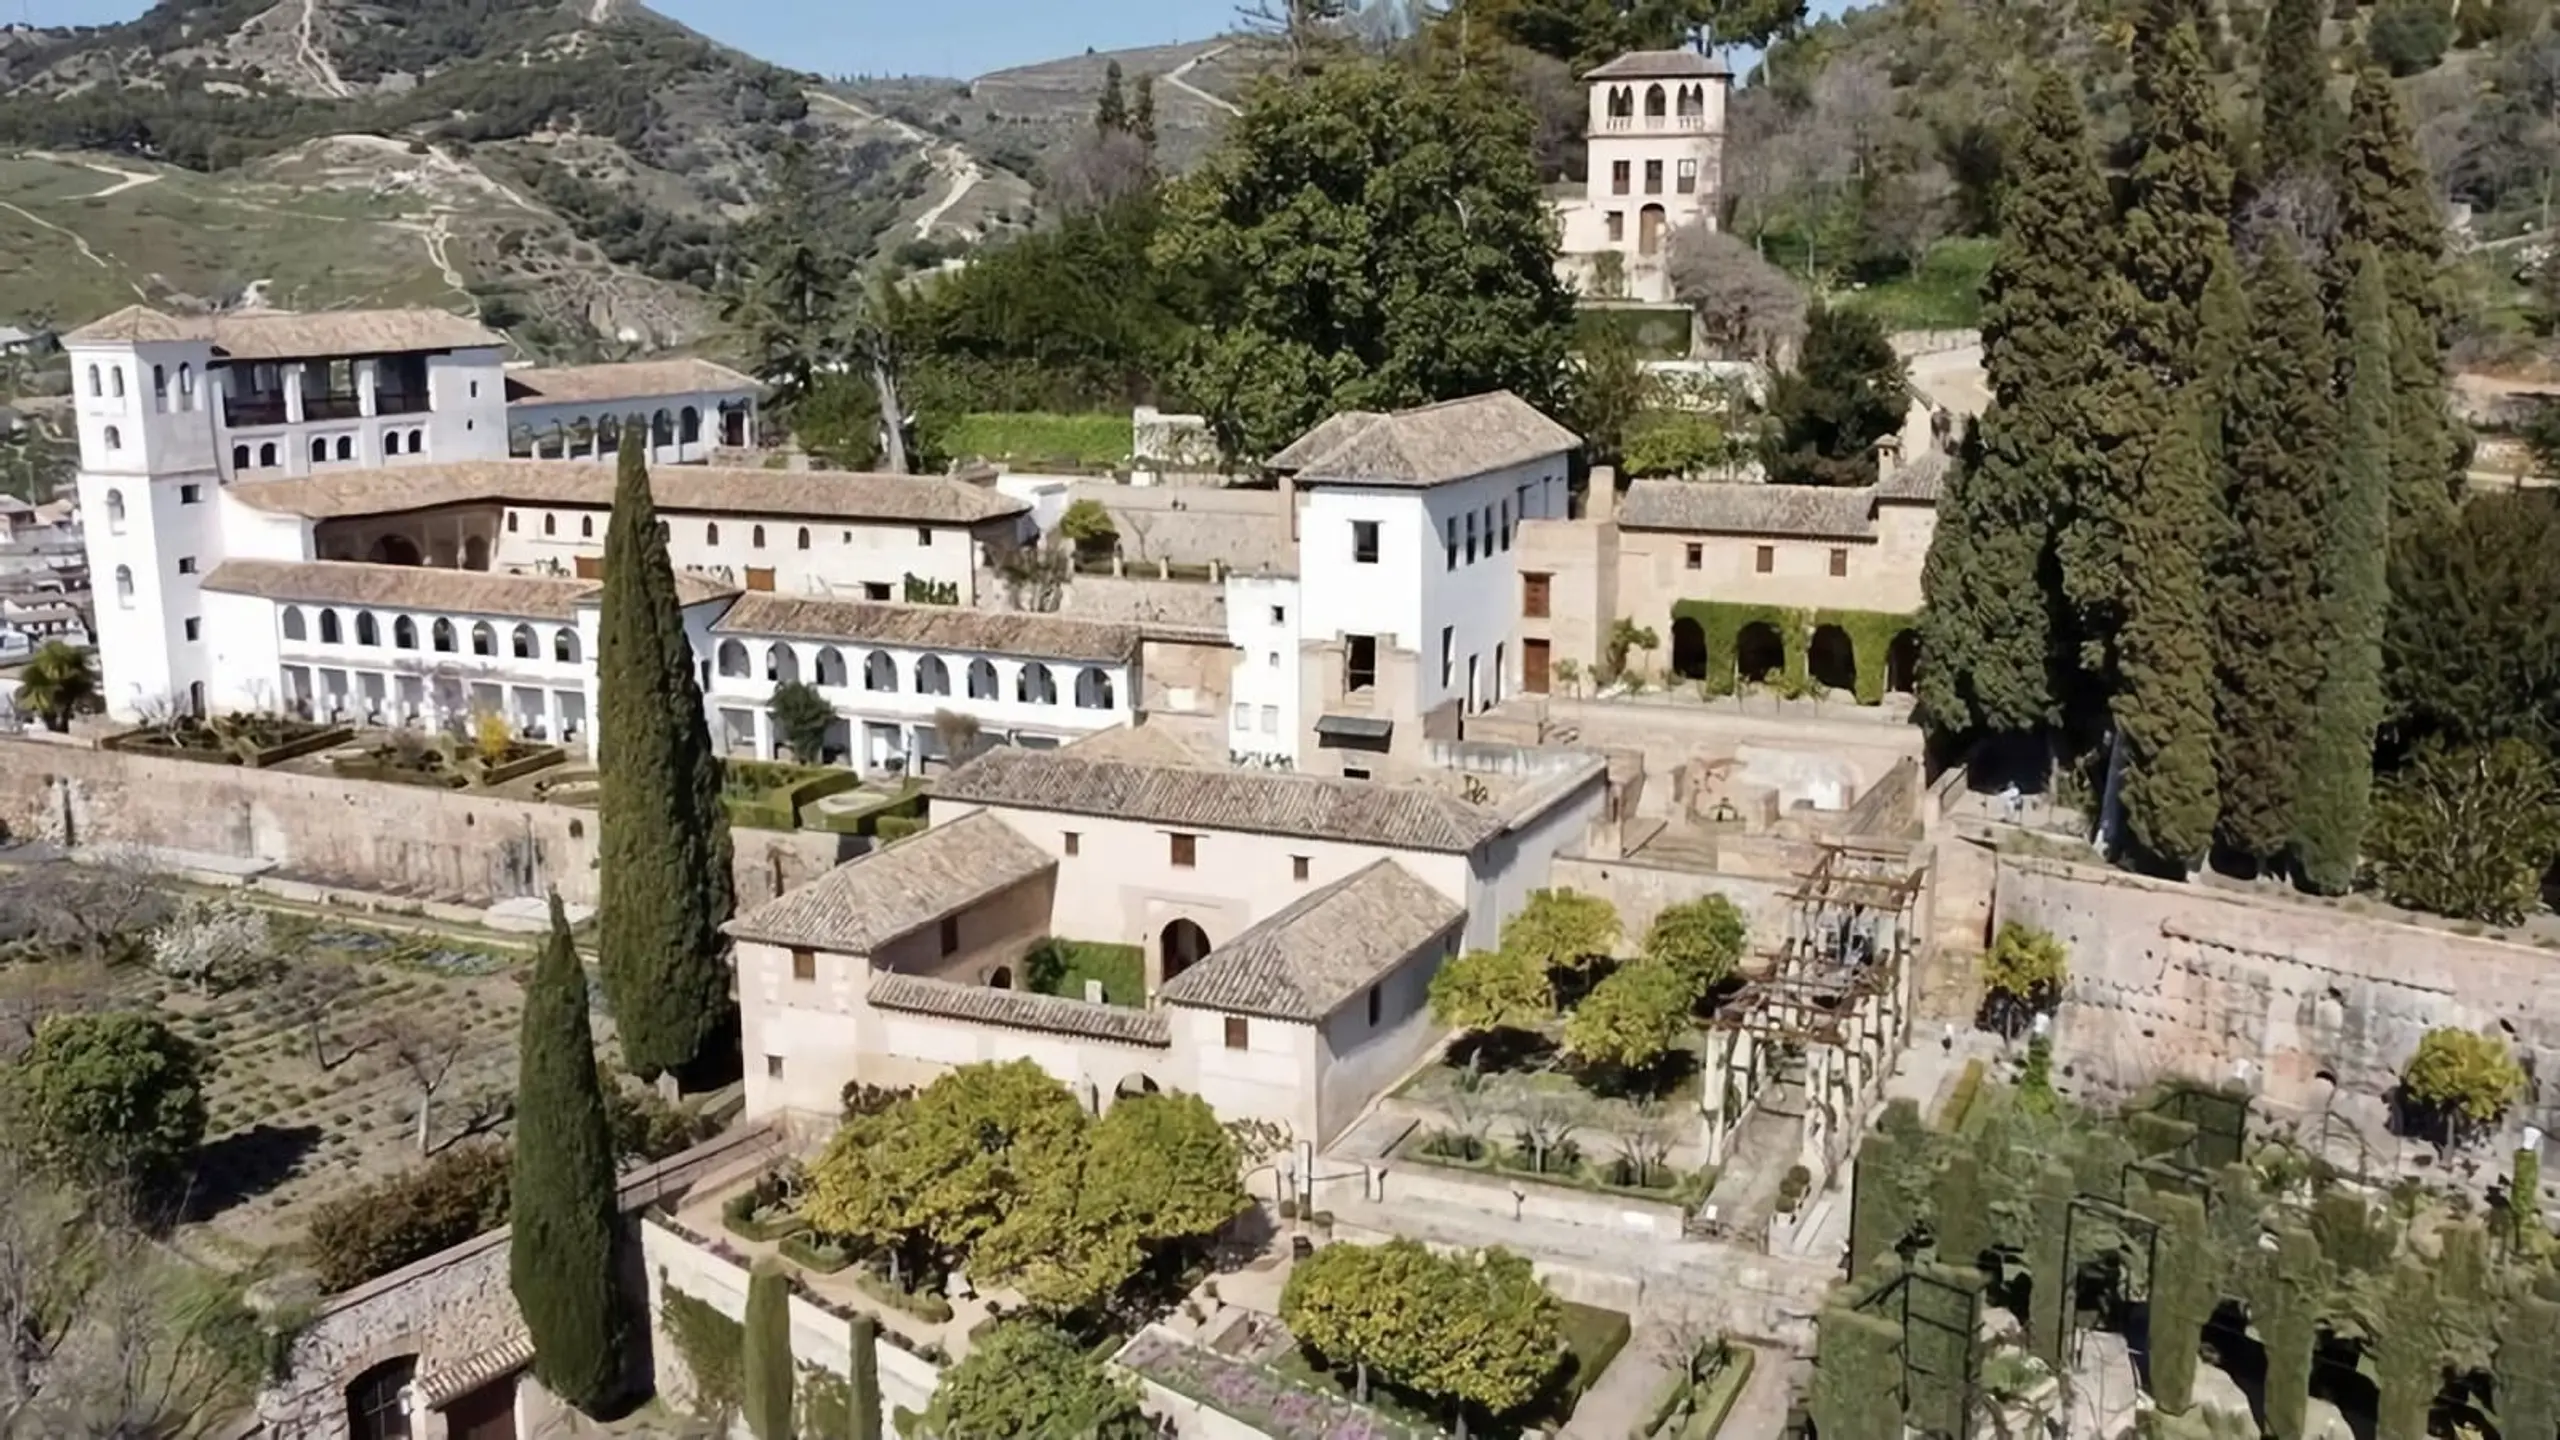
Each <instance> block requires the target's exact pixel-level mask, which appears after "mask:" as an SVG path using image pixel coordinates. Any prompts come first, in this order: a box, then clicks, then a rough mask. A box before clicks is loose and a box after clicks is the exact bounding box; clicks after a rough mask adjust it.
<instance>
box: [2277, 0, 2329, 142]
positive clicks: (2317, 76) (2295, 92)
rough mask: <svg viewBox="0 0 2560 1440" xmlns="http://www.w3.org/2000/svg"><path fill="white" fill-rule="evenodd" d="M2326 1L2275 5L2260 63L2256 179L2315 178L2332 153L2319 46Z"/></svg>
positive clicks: (2324, 54) (2325, 70) (2324, 56)
mask: <svg viewBox="0 0 2560 1440" xmlns="http://www.w3.org/2000/svg"><path fill="white" fill-rule="evenodd" d="M2325 8H2327V7H2326V5H2325V4H2324V0H2275V4H2274V5H2273V6H2272V7H2270V8H2269V10H2268V11H2267V30H2266V43H2265V45H2264V46H2263V47H2262V50H2261V57H2260V62H2259V75H2260V80H2259V102H2258V114H2259V119H2258V176H2259V179H2260V180H2262V181H2274V180H2280V179H2283V178H2284V177H2286V176H2289V175H2316V174H2318V173H2320V172H2321V171H2323V170H2325V169H2327V168H2328V165H2329V157H2330V156H2331V155H2333V154H2335V153H2336V146H2337V139H2338V108H2337V107H2336V106H2335V105H2332V104H2330V103H2329V53H2328V51H2326V50H2324V49H2322V48H2321V45H2320V12H2321V11H2322V10H2323V9H2325Z"/></svg>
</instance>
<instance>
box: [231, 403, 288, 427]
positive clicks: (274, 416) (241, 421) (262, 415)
mask: <svg viewBox="0 0 2560 1440" xmlns="http://www.w3.org/2000/svg"><path fill="white" fill-rule="evenodd" d="M222 423H223V424H224V425H225V426H227V427H229V428H231V429H233V430H245V429H249V428H252V427H255V426H259V425H282V424H283V423H285V403H284V397H283V396H281V395H249V396H243V397H241V398H238V399H233V400H226V401H224V402H223V405H222Z"/></svg>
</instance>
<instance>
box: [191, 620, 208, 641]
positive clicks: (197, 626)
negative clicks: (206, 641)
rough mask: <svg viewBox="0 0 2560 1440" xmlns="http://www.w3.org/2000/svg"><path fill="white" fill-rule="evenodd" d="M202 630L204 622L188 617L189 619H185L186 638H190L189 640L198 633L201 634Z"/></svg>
mask: <svg viewBox="0 0 2560 1440" xmlns="http://www.w3.org/2000/svg"><path fill="white" fill-rule="evenodd" d="M203 631H204V622H203V621H202V620H197V619H189V620H188V621H187V638H188V639H190V640H193V639H195V638H196V637H197V636H198V635H200V634H202V633H203Z"/></svg>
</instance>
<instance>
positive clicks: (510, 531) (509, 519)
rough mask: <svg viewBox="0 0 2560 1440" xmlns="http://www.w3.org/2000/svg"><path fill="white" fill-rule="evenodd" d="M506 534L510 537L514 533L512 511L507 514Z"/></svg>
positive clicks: (514, 514) (514, 522)
mask: <svg viewBox="0 0 2560 1440" xmlns="http://www.w3.org/2000/svg"><path fill="white" fill-rule="evenodd" d="M507 533H508V534H510V535H513V534H514V533H516V512H514V511H513V510H510V511H508V512H507Z"/></svg>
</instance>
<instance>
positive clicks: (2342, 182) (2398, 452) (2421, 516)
mask: <svg viewBox="0 0 2560 1440" xmlns="http://www.w3.org/2000/svg"><path fill="white" fill-rule="evenodd" d="M2340 157H2341V158H2340V168H2339V176H2338V249H2337V251H2336V254H2337V256H2338V259H2339V263H2340V264H2342V265H2343V264H2346V263H2348V262H2349V260H2350V257H2352V256H2354V255H2355V254H2356V253H2357V250H2358V247H2369V248H2371V250H2372V251H2373V253H2374V255H2375V256H2376V257H2377V258H2378V259H2379V260H2380V262H2381V265H2382V279H2383V287H2384V289H2385V291H2386V292H2387V293H2388V296H2389V299H2390V307H2391V384H2392V401H2391V423H2390V427H2389V434H2388V436H2387V439H2388V441H2389V443H2390V446H2391V522H2392V526H2393V529H2394V531H2395V532H2397V531H2399V530H2401V529H2403V528H2406V527H2409V526H2413V525H2417V524H2422V523H2425V522H2427V521H2431V520H2434V519H2438V518H2441V517H2442V516H2444V515H2445V514H2447V513H2448V512H2450V511H2451V509H2452V508H2453V505H2454V502H2455V500H2456V499H2457V497H2458V496H2459V495H2460V493H2461V485H2462V473H2461V470H2462V467H2461V461H2462V451H2463V448H2464V441H2463V439H2462V437H2461V436H2460V435H2459V433H2458V432H2457V429H2456V426H2455V422H2454V419H2453V416H2452V412H2451V410H2450V408H2449V404H2450V402H2449V397H2448V392H2447V390H2446V386H2445V357H2444V346H2445V339H2446V335H2447V332H2448V328H2449V327H2450V325H2451V323H2452V316H2453V297H2452V296H2451V295H2450V294H2449V293H2447V290H2446V287H2445V282H2444V278H2443V269H2444V217H2443V216H2442V215H2440V214H2439V213H2437V210H2436V203H2435V187H2434V185H2433V183H2432V182H2431V181H2430V180H2429V179H2428V176H2427V168H2426V164H2425V162H2424V161H2422V160H2420V159H2419V158H2418V151H2417V146H2416V144H2415V143H2414V142H2413V141H2412V139H2411V137H2410V127H2409V115H2408V111H2407V110H2406V109H2405V108H2403V106H2402V105H2401V103H2400V95H2399V92H2398V91H2397V90H2396V89H2394V88H2393V87H2392V84H2391V82H2390V81H2389V80H2388V79H2386V78H2384V77H2383V76H2382V75H2381V74H2380V73H2379V72H2377V71H2373V70H2367V71H2366V72H2364V74H2362V75H2360V76H2358V77H2357V79H2356V89H2355V97H2354V100H2353V102H2352V103H2351V104H2350V106H2349V108H2348V114H2347V130H2346V140H2345V144H2344V145H2343V146H2342V147H2341V150H2340ZM2338 280H2339V281H2340V282H2341V283H2340V284H2339V288H2340V289H2341V290H2344V289H2347V288H2349V287H2351V285H2352V282H2353V277H2352V275H2351V274H2348V273H2346V272H2344V271H2343V270H2342V271H2341V272H2340V274H2339V276H2338Z"/></svg>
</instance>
